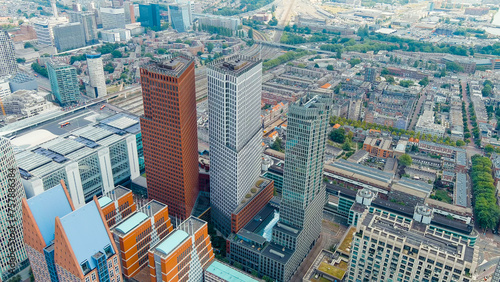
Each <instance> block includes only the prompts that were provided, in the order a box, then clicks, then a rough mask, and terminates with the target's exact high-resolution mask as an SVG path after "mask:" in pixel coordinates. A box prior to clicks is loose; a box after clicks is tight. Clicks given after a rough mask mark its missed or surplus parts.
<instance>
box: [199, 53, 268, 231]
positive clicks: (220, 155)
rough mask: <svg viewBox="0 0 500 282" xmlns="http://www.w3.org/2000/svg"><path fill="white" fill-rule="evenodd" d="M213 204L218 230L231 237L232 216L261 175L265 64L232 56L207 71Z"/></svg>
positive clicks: (211, 200)
mask: <svg viewBox="0 0 500 282" xmlns="http://www.w3.org/2000/svg"><path fill="white" fill-rule="evenodd" d="M207 74H208V110H209V138H210V194H211V197H210V203H211V205H212V218H213V219H214V223H215V227H216V228H217V229H218V230H219V231H220V232H222V233H223V234H225V235H228V234H229V233H230V232H231V213H233V212H234V210H235V209H236V208H237V207H238V205H239V204H240V203H241V201H242V200H243V198H244V197H245V195H246V194H248V192H249V191H250V189H251V188H252V187H253V185H254V183H255V181H256V179H257V178H258V177H259V175H260V172H261V153H262V145H261V143H262V132H261V131H262V129H261V120H260V98H261V91H262V62H261V61H260V60H256V59H253V58H246V57H243V56H239V55H234V56H231V57H228V58H225V59H221V60H218V61H216V62H214V63H213V64H211V65H210V66H209V68H208V72H207Z"/></svg>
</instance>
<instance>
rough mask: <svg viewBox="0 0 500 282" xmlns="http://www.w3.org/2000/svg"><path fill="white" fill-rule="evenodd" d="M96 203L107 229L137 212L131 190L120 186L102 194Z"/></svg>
mask: <svg viewBox="0 0 500 282" xmlns="http://www.w3.org/2000/svg"><path fill="white" fill-rule="evenodd" d="M97 201H98V202H99V207H100V208H101V211H102V213H103V214H104V219H105V220H106V223H107V224H108V227H109V228H111V227H113V226H114V225H115V224H116V223H118V222H121V221H122V219H124V218H126V217H127V216H128V215H129V214H131V213H133V212H135V211H136V210H137V205H136V204H135V202H134V194H133V193H132V190H130V189H128V188H125V187H123V186H121V185H118V186H116V187H115V189H113V190H111V191H108V192H106V193H104V194H103V195H102V196H101V197H99V198H98V199H97Z"/></svg>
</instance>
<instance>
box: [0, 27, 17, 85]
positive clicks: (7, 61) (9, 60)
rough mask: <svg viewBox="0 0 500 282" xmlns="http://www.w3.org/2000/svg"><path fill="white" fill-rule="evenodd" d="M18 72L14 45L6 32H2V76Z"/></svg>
mask: <svg viewBox="0 0 500 282" xmlns="http://www.w3.org/2000/svg"><path fill="white" fill-rule="evenodd" d="M16 72H17V62H16V54H15V52H14V43H13V42H12V39H11V38H10V36H9V33H8V32H7V31H5V30H0V76H4V75H11V74H15V73H16Z"/></svg>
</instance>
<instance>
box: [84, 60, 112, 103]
mask: <svg viewBox="0 0 500 282" xmlns="http://www.w3.org/2000/svg"><path fill="white" fill-rule="evenodd" d="M87 68H88V72H89V84H88V85H87V87H86V88H87V95H89V96H90V97H92V98H99V97H103V96H106V95H107V94H108V91H107V89H106V77H105V76H104V68H103V65H102V58H101V54H87Z"/></svg>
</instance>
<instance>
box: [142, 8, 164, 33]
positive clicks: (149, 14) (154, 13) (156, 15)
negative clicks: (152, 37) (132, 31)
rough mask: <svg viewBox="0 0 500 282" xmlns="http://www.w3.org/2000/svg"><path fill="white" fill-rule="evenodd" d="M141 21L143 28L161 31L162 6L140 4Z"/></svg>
mask: <svg viewBox="0 0 500 282" xmlns="http://www.w3.org/2000/svg"><path fill="white" fill-rule="evenodd" d="M139 14H140V17H139V21H140V22H141V25H142V26H143V27H150V28H151V29H153V30H160V27H161V23H160V6H158V4H149V5H142V4H139Z"/></svg>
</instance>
